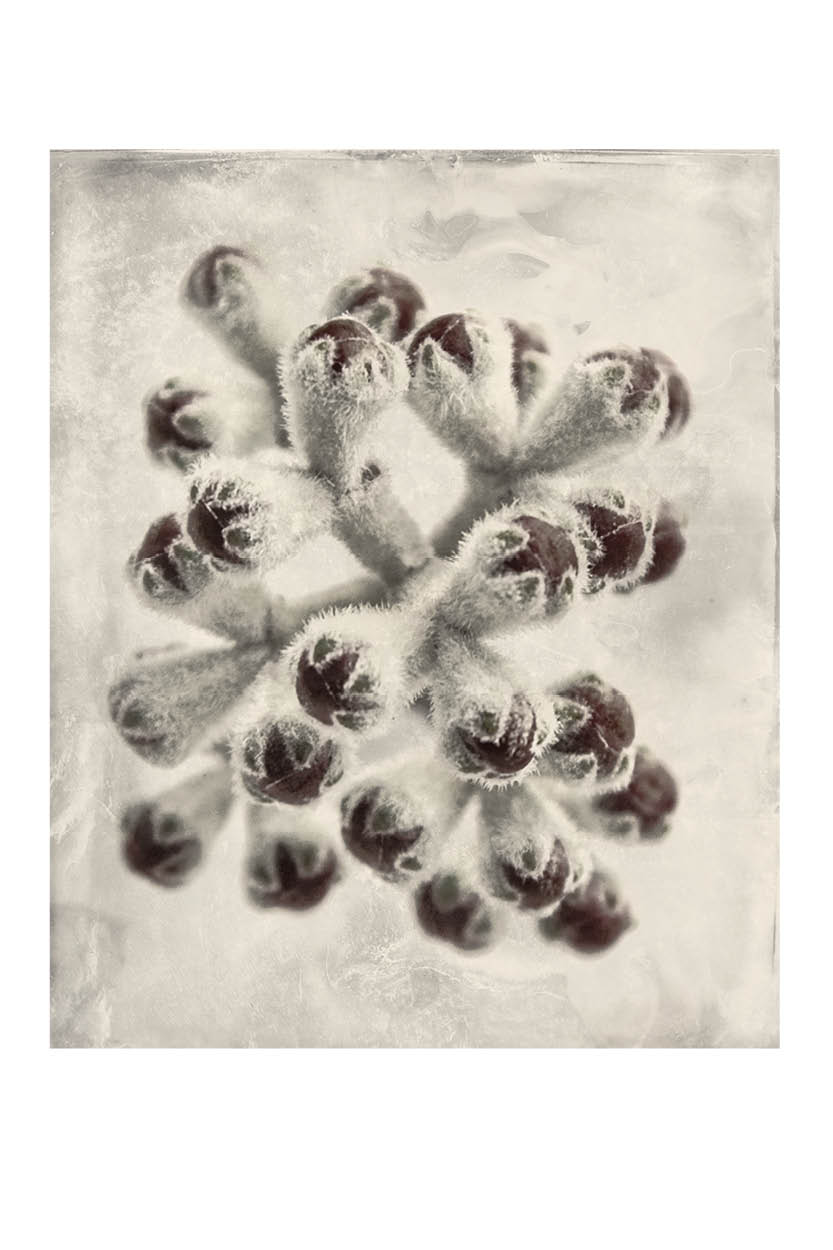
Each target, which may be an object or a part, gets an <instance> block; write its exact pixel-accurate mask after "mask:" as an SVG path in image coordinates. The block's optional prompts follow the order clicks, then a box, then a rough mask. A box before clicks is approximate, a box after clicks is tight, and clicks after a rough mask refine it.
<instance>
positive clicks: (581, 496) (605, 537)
mask: <svg viewBox="0 0 833 1250" xmlns="http://www.w3.org/2000/svg"><path fill="white" fill-rule="evenodd" d="M573 504H574V507H575V508H576V511H577V512H578V513H579V515H580V516H581V518H582V520H583V522H584V537H585V547H586V550H587V568H588V573H589V578H588V585H587V590H588V592H589V593H590V594H593V593H595V592H597V591H599V590H603V589H605V588H606V587H609V586H614V587H615V588H616V589H617V590H625V589H631V588H632V587H633V586H635V585H636V584H637V583H638V582H639V581H641V580H642V578H643V577H644V575H645V570H646V568H647V567H648V565H649V562H650V560H651V554H652V551H653V546H652V538H651V535H652V531H653V527H654V515H653V513H652V511H651V510H650V509H648V508H647V507H645V506H644V505H642V504H640V503H637V502H636V501H635V500H632V499H627V498H626V497H625V495H623V494H622V492H621V491H616V490H602V489H586V490H581V491H579V492H578V493H577V494H575V495H574V497H573Z"/></svg>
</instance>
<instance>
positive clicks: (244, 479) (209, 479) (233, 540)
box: [187, 453, 331, 572]
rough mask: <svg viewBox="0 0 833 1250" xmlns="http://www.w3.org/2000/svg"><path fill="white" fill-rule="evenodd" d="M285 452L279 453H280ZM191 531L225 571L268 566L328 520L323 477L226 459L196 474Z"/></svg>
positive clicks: (290, 468) (281, 465)
mask: <svg viewBox="0 0 833 1250" xmlns="http://www.w3.org/2000/svg"><path fill="white" fill-rule="evenodd" d="M280 454H281V453H276V455H277V456H280ZM190 497H191V510H190V512H189V513H188V523H187V524H188V533H189V535H190V537H191V539H192V540H193V542H194V544H195V546H196V547H198V548H199V550H200V551H202V552H203V553H204V554H205V555H207V556H209V557H210V558H211V560H212V562H213V564H214V566H215V567H216V568H218V569H220V570H221V571H224V572H225V571H228V570H234V569H255V568H256V569H269V568H273V567H274V566H275V565H277V564H279V563H280V562H281V561H283V560H285V559H287V557H288V556H290V555H291V554H292V553H293V552H294V551H295V550H297V548H298V547H299V546H301V544H302V543H304V542H305V541H306V540H307V539H309V538H311V537H313V535H314V534H316V533H318V532H320V531H321V530H322V529H324V528H325V527H326V526H327V524H328V523H329V520H330V516H331V501H330V497H329V494H328V492H327V490H326V489H325V487H324V486H322V485H321V483H320V482H317V481H315V479H314V478H312V477H311V476H310V475H309V474H308V473H307V472H306V471H305V470H303V469H300V468H297V467H295V466H293V465H290V464H287V463H281V462H279V461H278V462H276V463H269V462H261V463H258V464H251V463H248V462H246V461H238V460H233V459H230V458H229V459H225V458H224V459H222V460H216V461H213V460H212V461H210V462H206V463H203V464H201V465H200V466H199V468H198V469H196V470H195V472H194V473H193V475H192V477H191V486H190Z"/></svg>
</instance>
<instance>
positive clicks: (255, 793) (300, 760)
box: [236, 716, 344, 807]
mask: <svg viewBox="0 0 833 1250" xmlns="http://www.w3.org/2000/svg"><path fill="white" fill-rule="evenodd" d="M236 755H237V759H238V761H239V770H240V776H241V779H242V782H243V785H244V786H245V788H246V790H247V792H248V793H249V795H251V797H252V798H253V799H256V800H257V802H259V803H288V804H290V805H291V806H293V807H299V806H302V805H303V804H306V803H311V802H312V801H313V800H314V799H317V798H320V797H321V795H322V794H323V793H324V791H325V790H327V789H329V787H330V786H333V785H335V783H336V782H337V781H340V780H341V777H342V774H343V772H344V763H343V758H342V753H341V750H340V748H339V746H338V744H337V743H336V742H334V741H333V740H332V739H330V738H324V737H322V735H321V734H319V733H318V731H317V730H316V729H315V728H314V727H313V726H312V725H309V724H308V723H307V722H306V721H302V720H298V719H295V718H293V717H291V716H283V717H279V718H277V719H267V720H264V721H261V722H260V723H259V724H257V725H255V726H253V727H252V728H250V729H249V730H247V731H246V732H244V734H243V735H242V737H241V738H240V740H239V742H238V744H237V752H236Z"/></svg>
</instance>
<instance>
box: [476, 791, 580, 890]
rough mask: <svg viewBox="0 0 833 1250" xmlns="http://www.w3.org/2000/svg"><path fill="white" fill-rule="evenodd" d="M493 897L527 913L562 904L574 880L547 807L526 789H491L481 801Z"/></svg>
mask: <svg viewBox="0 0 833 1250" xmlns="http://www.w3.org/2000/svg"><path fill="white" fill-rule="evenodd" d="M480 817H481V822H482V826H483V830H484V832H485V834H486V839H487V851H486V857H485V864H484V869H485V875H486V879H487V881H488V883H489V887H490V890H491V892H492V893H493V894H494V895H495V896H496V897H497V898H502V899H506V900H508V901H511V902H514V903H516V904H517V906H519V907H521V908H523V909H536V910H537V909H539V908H541V907H547V906H552V905H553V904H554V903H557V902H558V901H559V900H560V899H561V897H562V895H563V894H564V893H565V890H566V889H567V888H568V887H569V886H570V885H571V883H572V880H573V876H574V874H573V868H572V865H571V860H570V855H569V852H568V849H567V846H566V845H565V843H564V841H562V839H561V838H560V837H558V836H557V834H556V833H555V831H554V829H553V820H552V817H551V816H550V814H549V812H548V811H547V810H546V808H545V807H544V805H543V804H542V803H541V802H540V801H539V800H538V799H537V798H536V797H535V795H534V794H532V793H531V791H530V789H529V787H527V786H515V787H513V788H511V789H506V790H490V791H487V792H486V793H485V794H484V795H483V796H482V798H481V802H480Z"/></svg>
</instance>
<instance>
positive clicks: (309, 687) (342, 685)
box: [289, 608, 404, 733]
mask: <svg viewBox="0 0 833 1250" xmlns="http://www.w3.org/2000/svg"><path fill="white" fill-rule="evenodd" d="M394 620H395V618H392V617H391V614H390V612H387V613H381V612H377V611H374V610H373V609H370V608H365V609H356V610H354V611H352V612H350V611H346V612H334V613H331V614H330V615H329V616H327V617H325V618H324V619H323V620H322V619H320V618H319V619H318V620H315V621H313V622H312V623H311V624H310V625H308V626H307V628H306V629H305V630H304V632H303V635H302V637H301V638H300V640H299V641H298V642H296V643H295V644H294V646H293V648H292V650H291V652H290V654H289V663H290V665H291V666H292V671H293V672H294V680H295V693H296V694H297V696H298V702H299V703H300V704H301V706H302V707H303V708H304V710H305V711H306V712H308V713H309V715H310V716H313V717H314V718H315V719H316V720H318V721H321V723H322V724H323V725H340V726H341V727H342V728H344V729H349V730H351V731H353V732H356V733H366V732H368V731H376V732H378V731H379V729H380V728H383V727H384V726H385V724H387V722H388V721H389V720H390V718H391V716H392V715H394V714H395V713H396V712H397V711H398V710H399V708H400V706H401V705H402V703H403V702H404V695H403V692H402V677H401V673H400V663H399V657H398V654H397V650H396V647H395V645H394V641H393V639H392V637H391V629H392V626H393V622H394Z"/></svg>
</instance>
